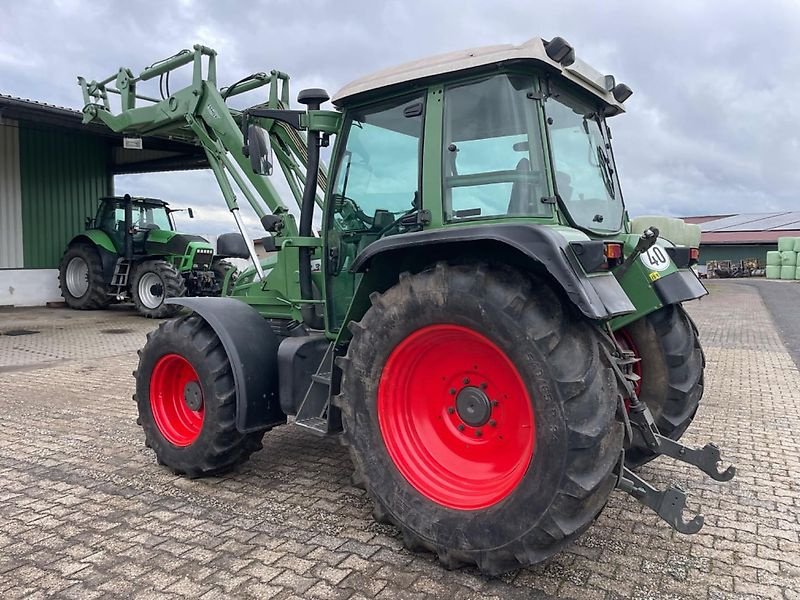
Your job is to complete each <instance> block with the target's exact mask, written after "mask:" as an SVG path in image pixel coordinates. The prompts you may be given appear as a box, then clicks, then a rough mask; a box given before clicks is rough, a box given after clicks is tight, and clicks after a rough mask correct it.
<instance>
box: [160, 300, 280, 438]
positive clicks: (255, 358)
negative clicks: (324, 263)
mask: <svg viewBox="0 0 800 600" xmlns="http://www.w3.org/2000/svg"><path fill="white" fill-rule="evenodd" d="M167 303H168V304H179V305H181V306H185V307H187V308H190V309H191V310H193V311H194V312H195V313H197V314H198V315H200V317H202V318H203V320H205V321H206V323H208V324H209V325H210V326H211V328H212V329H213V330H214V332H215V333H216V334H217V335H218V336H219V339H220V341H221V342H222V347H223V348H224V349H225V353H226V354H227V355H228V361H229V362H230V365H231V370H232V371H233V381H234V384H235V386H236V429H238V430H239V431H241V432H242V433H249V432H252V431H259V430H263V429H268V428H270V427H273V426H275V425H282V424H283V423H285V422H286V415H285V414H284V413H283V411H282V410H281V407H280V402H279V399H278V345H279V343H280V340H279V339H278V336H277V335H276V334H275V332H274V331H272V328H271V327H270V325H269V323H268V322H267V321H266V320H265V319H264V318H263V317H262V316H261V315H259V314H258V312H256V311H255V310H254V309H253V308H252V307H250V306H249V305H247V304H245V303H244V302H241V301H239V300H234V299H232V298H169V299H168V300H167Z"/></svg>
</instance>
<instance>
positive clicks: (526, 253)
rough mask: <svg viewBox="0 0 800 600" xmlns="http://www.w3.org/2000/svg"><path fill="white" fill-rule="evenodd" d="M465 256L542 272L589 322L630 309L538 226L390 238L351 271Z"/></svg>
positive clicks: (608, 281) (609, 281) (603, 276)
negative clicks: (494, 259)
mask: <svg viewBox="0 0 800 600" xmlns="http://www.w3.org/2000/svg"><path fill="white" fill-rule="evenodd" d="M431 257H433V260H432V259H431ZM465 257H475V258H477V259H479V260H483V261H490V262H491V261H492V259H493V258H494V257H497V259H496V260H497V262H502V263H506V264H514V265H516V266H519V267H520V268H523V269H536V270H539V271H542V270H543V271H544V272H545V273H546V274H547V275H549V276H550V278H551V279H552V280H554V281H555V282H556V283H557V285H558V286H559V287H560V288H561V289H562V290H563V292H564V293H565V295H566V296H567V298H568V299H569V300H570V301H571V302H572V303H573V304H574V305H575V306H576V307H577V308H578V309H579V310H580V311H581V312H582V313H583V314H584V315H586V316H587V317H588V318H590V319H595V320H606V319H610V318H612V317H615V316H617V315H622V314H626V313H628V312H631V311H633V310H635V307H634V306H633V304H632V303H631V301H630V299H629V298H628V296H627V294H626V293H625V291H624V290H623V289H622V287H621V286H620V285H619V283H618V282H617V280H616V278H615V277H614V276H613V275H612V274H611V273H610V272H609V273H597V274H592V275H591V276H590V275H587V274H586V273H585V272H584V271H583V269H582V268H581V266H580V264H579V263H578V260H577V258H576V257H575V254H574V253H573V251H572V249H571V248H570V247H569V241H568V240H567V239H566V238H565V237H564V236H563V235H561V234H560V233H559V232H558V231H557V230H556V229H554V228H553V227H548V226H543V225H534V224H516V223H500V224H495V225H473V226H463V227H449V228H443V229H433V230H429V231H421V232H415V233H406V234H403V235H395V236H390V237H386V238H383V239H380V240H378V241H377V242H374V243H373V244H370V245H369V246H367V247H366V248H365V249H364V250H363V251H362V252H361V253H360V254H359V255H358V256H357V257H356V259H355V261H353V265H352V267H351V269H350V270H351V271H353V272H356V273H367V272H369V270H370V268H371V267H373V266H376V265H377V264H378V263H380V267H379V268H380V269H387V268H388V269H390V270H391V269H396V268H398V267H400V268H401V270H410V269H413V268H415V267H416V268H417V269H419V268H420V267H422V268H424V267H425V266H427V265H430V264H431V263H432V262H435V261H438V260H463V259H464V258H465ZM412 263H416V264H412Z"/></svg>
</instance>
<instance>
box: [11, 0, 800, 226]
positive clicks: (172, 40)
mask: <svg viewBox="0 0 800 600" xmlns="http://www.w3.org/2000/svg"><path fill="white" fill-rule="evenodd" d="M554 35H561V36H562V37H565V38H566V39H567V40H569V41H570V42H571V43H572V44H573V45H574V46H575V48H576V51H577V54H578V55H579V56H580V57H581V58H582V59H583V60H585V61H586V62H588V63H589V64H591V65H593V66H594V67H595V68H597V69H598V70H600V71H602V72H605V73H612V74H614V75H615V76H616V77H617V80H618V81H623V82H625V83H627V84H628V85H630V87H631V88H633V90H634V96H633V97H632V98H631V99H630V100H628V101H627V102H626V107H627V109H628V112H627V114H625V115H622V116H620V117H616V118H614V119H612V121H611V125H612V129H613V132H614V143H615V151H616V156H617V161H618V166H619V170H620V174H621V178H622V186H623V190H624V194H625V198H626V203H627V205H628V207H629V210H630V212H631V213H632V214H634V215H637V214H638V215H641V214H672V215H692V214H718V213H729V212H758V211H765V210H789V209H800V203H798V201H797V199H798V197H800V112H798V110H797V109H795V108H794V106H795V104H796V103H797V101H798V99H799V98H800V3H798V2H793V1H791V0H786V1H783V2H782V1H778V0H774V1H772V0H766V1H762V2H753V1H752V0H749V1H738V0H725V1H723V0H719V1H717V2H700V1H685V2H678V1H675V0H671V1H669V2H667V1H660V0H650V1H648V2H637V1H630V2H621V1H614V0H604V1H603V2H596V1H585V2H580V1H570V0H561V1H559V2H541V1H537V0H522V1H517V2H486V1H480V2H471V1H469V0H455V1H451V0H439V1H437V2H416V1H412V0H404V1H399V2H398V1H387V2H376V1H356V0H337V1H335V2H332V1H322V0H320V1H316V0H306V1H304V2H297V1H291V0H273V1H263V2H258V1H255V0H250V1H248V2H233V1H227V2H213V3H212V2H203V1H200V0H196V1H193V0H184V1H181V2H164V1H162V0H159V1H129V2H117V1H108V2H91V3H90V2H86V1H85V0H81V1H77V0H60V1H53V2H43V1H36V0H27V1H26V2H24V3H23V2H18V3H15V4H14V10H13V11H5V14H4V16H3V19H2V20H1V21H0V93H6V94H12V95H16V96H22V97H26V98H33V99H37V100H42V101H46V102H51V103H55V104H59V105H63V106H70V107H74V108H80V107H81V98H80V91H79V89H78V87H77V85H76V83H75V76H76V75H78V74H81V75H85V76H86V77H87V78H90V79H100V78H103V77H105V76H107V75H110V74H111V73H113V72H115V71H116V70H117V68H119V67H120V66H122V65H124V66H128V67H130V68H132V69H133V70H134V72H138V71H140V70H141V69H142V68H143V67H145V66H147V65H149V64H150V63H152V62H154V61H155V60H157V59H161V58H164V57H167V56H169V55H171V54H173V53H174V52H176V51H177V50H179V49H181V48H186V47H190V46H191V45H192V44H194V43H197V42H200V43H203V44H206V45H208V46H211V47H213V48H215V49H216V50H217V51H218V52H219V59H218V60H219V62H218V69H219V79H220V83H221V84H223V85H224V84H227V83H231V82H233V81H235V80H237V79H239V78H241V77H242V76H244V75H246V74H249V73H252V72H255V71H269V70H270V69H273V68H277V69H280V70H282V71H286V72H288V73H290V74H291V75H292V78H293V81H292V83H293V94H296V92H297V91H299V90H300V89H302V88H303V87H310V86H314V87H317V86H319V87H324V88H326V89H327V90H328V91H329V92H331V93H333V92H334V91H336V90H337V89H338V88H339V87H340V86H341V85H343V84H344V83H346V82H348V81H349V80H351V79H354V78H356V77H359V76H361V75H363V74H367V73H369V72H372V71H374V70H377V69H381V68H384V67H387V66H391V65H393V64H397V63H400V62H404V61H408V60H413V59H417V58H421V57H423V56H426V55H430V54H436V53H441V52H446V51H450V50H457V49H462V48H468V47H473V46H481V45H488V44H496V43H505V42H512V43H519V42H523V41H524V40H526V39H528V38H530V37H534V36H541V37H544V38H550V37H552V36H554ZM174 88H175V84H174V83H173V89H174ZM251 98H252V96H251ZM257 101H259V98H257V97H256V98H252V102H253V103H255V102H257ZM117 190H118V191H120V192H122V191H132V192H134V193H141V194H150V195H155V196H160V197H163V198H165V199H168V200H173V201H174V203H175V204H178V205H192V206H194V207H195V208H196V209H197V212H198V214H199V216H200V218H199V219H197V220H196V222H195V223H193V224H191V229H194V230H198V229H200V230H203V231H208V232H212V231H219V230H225V229H230V228H231V227H230V225H231V224H232V222H231V218H230V216H229V215H227V214H226V212H225V210H224V204H223V203H222V199H221V196H220V194H219V192H218V191H217V187H216V184H215V183H214V181H213V178H212V177H211V176H210V175H209V174H208V173H205V172H196V173H189V174H186V173H180V174H156V175H148V176H135V177H134V176H128V177H124V178H118V180H117Z"/></svg>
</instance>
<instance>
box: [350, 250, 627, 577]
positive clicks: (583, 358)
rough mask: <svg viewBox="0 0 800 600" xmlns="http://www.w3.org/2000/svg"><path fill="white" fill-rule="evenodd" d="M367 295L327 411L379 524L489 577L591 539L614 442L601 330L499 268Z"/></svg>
mask: <svg viewBox="0 0 800 600" xmlns="http://www.w3.org/2000/svg"><path fill="white" fill-rule="evenodd" d="M371 300H372V307H371V308H370V309H369V310H368V311H367V312H366V314H365V315H364V317H363V319H362V320H361V321H360V322H359V323H355V322H352V323H351V324H350V331H351V332H352V333H353V339H352V341H351V342H350V346H349V349H348V353H347V356H346V357H344V358H342V359H340V360H339V361H338V362H337V364H338V365H339V366H340V367H341V368H342V371H343V379H342V384H341V393H340V394H339V395H338V396H337V397H336V398H335V403H336V405H337V406H339V407H340V408H341V410H342V419H343V424H344V430H345V432H344V436H345V440H346V442H347V443H348V445H349V446H350V453H351V457H352V459H353V463H354V466H355V471H356V472H355V475H354V480H355V481H360V482H363V483H364V485H365V488H366V489H367V491H368V493H369V495H370V496H371V498H372V500H373V503H374V515H375V518H376V519H378V520H379V521H385V522H390V523H393V524H395V525H396V526H397V527H398V528H399V529H400V530H401V531H402V533H403V540H404V542H405V544H406V546H408V547H409V548H411V549H412V550H416V549H427V550H430V551H432V552H435V553H436V554H437V555H438V557H439V560H440V561H441V562H442V563H443V564H444V565H445V566H446V567H449V568H452V567H458V566H461V565H465V564H475V565H477V566H478V567H479V568H480V570H481V571H483V572H485V573H488V574H497V573H501V572H504V571H508V570H511V569H516V568H519V567H523V566H527V565H532V564H535V563H538V562H541V561H543V560H545V559H547V558H549V557H550V556H552V555H553V554H555V553H556V552H558V551H559V550H560V549H561V548H562V547H563V546H565V545H566V544H567V543H569V542H570V541H571V540H573V539H574V538H576V537H577V536H578V535H579V534H580V533H582V532H583V531H584V530H586V529H587V528H588V527H589V525H590V524H591V523H592V521H593V520H594V519H595V518H596V517H597V516H598V515H599V514H600V511H601V510H602V509H603V507H604V506H605V504H606V502H607V499H608V495H609V494H610V493H611V491H612V490H613V489H614V487H615V484H616V477H615V475H614V469H615V467H616V466H617V464H618V462H619V459H620V456H621V450H622V441H623V439H622V438H623V431H622V426H621V424H620V423H618V422H617V420H616V418H615V414H616V409H617V402H618V399H617V393H618V391H617V383H616V380H615V379H614V376H613V372H612V370H611V369H610V368H609V366H608V365H607V364H606V358H605V354H604V353H603V352H602V351H601V345H602V344H604V343H606V342H605V341H604V340H603V338H602V337H601V336H600V335H599V333H598V331H597V329H596V328H595V327H594V326H593V325H592V324H590V323H588V322H587V321H586V320H585V319H583V317H582V316H580V315H578V314H577V313H576V312H575V311H573V310H571V308H570V307H564V306H563V301H562V300H561V299H560V298H559V297H558V296H557V295H556V294H555V293H554V292H553V291H552V290H551V289H550V288H549V287H548V285H547V284H546V283H545V282H544V281H542V280H540V279H535V278H532V277H529V276H528V275H527V274H525V273H522V272H519V271H515V270H512V269H509V268H505V267H494V266H493V267H489V266H488V265H463V266H448V265H444V264H438V265H437V266H436V268H435V269H431V270H428V271H424V272H422V273H419V274H417V275H413V276H409V275H407V274H404V275H403V276H401V278H400V282H399V283H398V284H397V285H395V286H394V287H392V288H390V289H389V290H388V291H387V292H386V293H385V294H384V295H383V296H381V295H379V294H373V295H372V296H371ZM430 336H433V337H430ZM437 336H438V337H437ZM426 339H427V341H426ZM420 340H422V343H419V342H420ZM415 344H416V346H415ZM515 382H516V383H515ZM482 384H486V387H484V386H483V385H482ZM470 387H471V388H472V389H471V390H469V391H468V392H464V391H463V390H467V388H470ZM484 389H485V390H486V392H485V394H483V396H481V394H482V390H484ZM454 391H455V392H456V394H454V393H453V392H454ZM462 394H463V395H464V397H463V398H462ZM471 398H476V399H477V400H476V401H475V403H474V406H473V408H475V407H477V408H476V410H477V412H474V411H472V409H470V408H469V406H470V403H471ZM453 399H456V402H455V404H456V405H458V406H459V408H458V409H457V410H456V408H455V406H454V405H453V404H454V402H453ZM489 399H491V400H489ZM487 401H488V402H489V404H488V405H487V404H486V402H487ZM490 407H491V408H490ZM465 408H466V410H464V409H465ZM481 411H483V412H481ZM487 411H489V412H487ZM456 417H458V418H459V419H461V420H462V421H464V420H466V422H467V423H478V425H477V426H473V425H470V424H467V425H466V426H465V427H464V428H463V429H459V424H458V422H457V421H456V420H454V419H455V418H456ZM492 421H494V424H493V423H492ZM462 424H463V423H462ZM478 429H481V434H477V433H476V431H477V430H478ZM417 432H422V433H421V434H418V433H417ZM532 432H533V433H532ZM526 436H528V437H529V438H530V439H529V440H528V441H529V442H530V443H531V444H532V447H531V446H529V445H528V443H527V441H526V439H525V437H526ZM437 448H439V449H440V448H445V450H443V451H439V450H438V449H437ZM515 456H518V457H519V459H518V461H517V459H516V458H515ZM431 457H432V458H431ZM495 457H498V458H495ZM451 459H452V460H451ZM515 461H517V462H515ZM470 466H472V467H474V468H470ZM442 482H445V483H444V484H443V483H442Z"/></svg>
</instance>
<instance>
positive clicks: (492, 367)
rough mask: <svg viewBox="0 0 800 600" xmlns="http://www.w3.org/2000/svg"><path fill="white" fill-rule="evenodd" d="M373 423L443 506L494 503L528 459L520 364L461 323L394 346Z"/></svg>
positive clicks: (531, 439)
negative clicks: (375, 421)
mask: <svg viewBox="0 0 800 600" xmlns="http://www.w3.org/2000/svg"><path fill="white" fill-rule="evenodd" d="M378 422H379V425H380V430H381V435H382V436H383V441H384V443H385V445H386V449H387V450H388V452H389V456H390V457H391V458H392V460H393V461H394V464H395V466H396V467H397V469H398V470H399V471H400V473H402V475H403V477H405V479H406V480H407V481H408V482H409V483H410V484H411V485H412V486H413V487H414V488H415V489H416V490H417V491H418V492H419V493H421V494H422V495H423V496H425V497H427V498H429V499H430V500H432V501H434V502H436V503H438V504H441V505H443V506H446V507H448V508H453V509H459V510H477V509H481V508H486V507H489V506H492V505H494V504H497V503H498V502H500V501H502V500H503V499H504V498H506V497H507V496H508V495H509V494H511V492H512V491H513V490H514V489H515V488H516V487H517V485H518V484H519V482H520V481H521V480H522V478H523V476H524V475H525V472H526V471H527V469H528V465H529V464H530V462H531V459H532V458H533V453H534V446H535V438H536V429H535V420H534V414H533V409H532V407H531V401H530V396H529V395H528V392H527V390H526V388H525V384H524V383H523V381H522V378H521V377H520V375H519V373H518V372H517V369H516V368H515V367H514V364H513V363H512V362H511V360H509V358H508V357H507V356H506V355H505V353H503V351H502V350H500V348H498V347H497V346H496V345H495V344H494V343H493V342H491V341H490V340H489V339H487V338H486V337H484V336H482V335H481V334H479V333H476V332H475V331H472V330H471V329H468V328H467V327H461V326H459V325H430V326H428V327H423V328H422V329H419V330H417V331H415V332H414V333H412V334H411V335H410V336H408V337H407V338H406V339H405V340H403V341H402V342H401V343H400V344H398V345H397V347H396V348H395V349H394V350H393V351H392V353H391V354H390V355H389V359H388V360H387V361H386V366H385V367H384V369H383V373H382V375H381V378H380V382H379V384H378Z"/></svg>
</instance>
